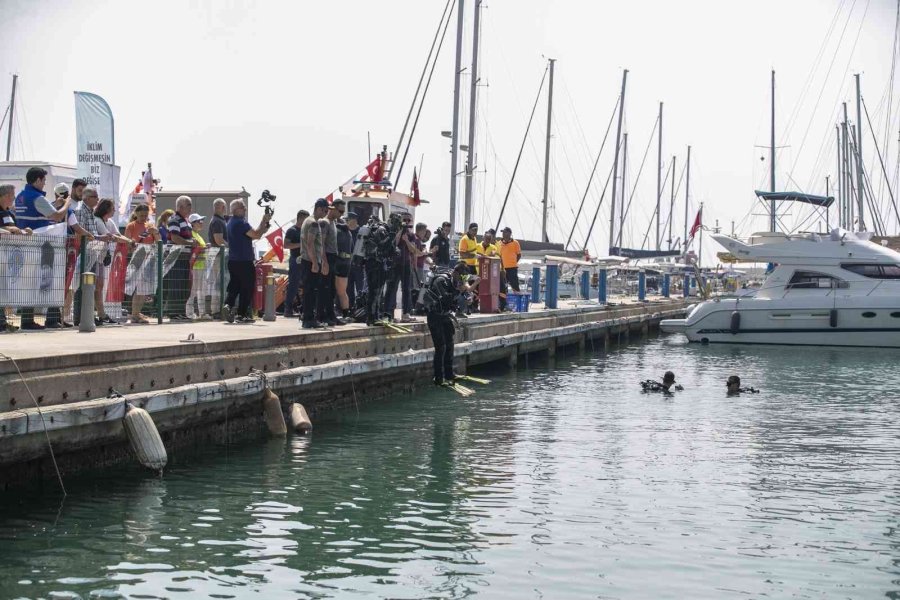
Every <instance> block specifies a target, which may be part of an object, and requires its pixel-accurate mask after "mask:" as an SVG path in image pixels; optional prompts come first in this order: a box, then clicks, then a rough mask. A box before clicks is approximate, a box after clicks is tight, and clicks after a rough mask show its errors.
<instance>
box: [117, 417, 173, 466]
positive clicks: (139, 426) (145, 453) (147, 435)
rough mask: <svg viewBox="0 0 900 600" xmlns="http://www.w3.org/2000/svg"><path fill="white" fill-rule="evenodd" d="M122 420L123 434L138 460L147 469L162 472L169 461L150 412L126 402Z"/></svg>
mask: <svg viewBox="0 0 900 600" xmlns="http://www.w3.org/2000/svg"><path fill="white" fill-rule="evenodd" d="M123 421H124V424H125V434H126V435H127V436H128V442H129V443H130V444H131V450H132V451H133V452H134V455H135V457H137V460H138V462H139V463H141V465H143V466H145V467H147V468H148V469H152V470H154V471H159V472H162V470H163V467H165V466H166V463H168V462H169V457H168V455H167V454H166V447H165V446H164V445H163V442H162V438H161V437H160V436H159V430H158V429H156V424H154V423H153V418H152V417H151V416H150V413H148V412H147V411H146V410H144V409H143V408H138V407H136V406H134V405H133V404H127V405H126V407H125V418H124V419H123Z"/></svg>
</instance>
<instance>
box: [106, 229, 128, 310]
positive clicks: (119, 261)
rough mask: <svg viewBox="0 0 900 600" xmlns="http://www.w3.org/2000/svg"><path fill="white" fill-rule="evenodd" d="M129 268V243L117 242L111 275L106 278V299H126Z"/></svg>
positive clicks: (112, 300)
mask: <svg viewBox="0 0 900 600" xmlns="http://www.w3.org/2000/svg"><path fill="white" fill-rule="evenodd" d="M127 270H128V245H127V244H122V243H120V244H116V249H115V251H114V252H113V257H112V262H111V263H110V265H109V276H108V278H107V280H106V301H107V302H124V301H125V272H126V271H127Z"/></svg>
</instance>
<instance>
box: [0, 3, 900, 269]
mask: <svg viewBox="0 0 900 600" xmlns="http://www.w3.org/2000/svg"><path fill="white" fill-rule="evenodd" d="M473 4H474V2H473V0H467V2H466V10H467V14H466V21H467V23H469V24H471V16H472V14H471V9H472V6H473ZM443 7H444V0H384V1H382V2H371V1H370V0H367V1H363V0H332V1H331V2H310V1H307V0H303V1H295V2H263V1H259V2H253V1H249V0H243V1H241V0H225V1H219V2H199V1H189V2H188V1H183V2H176V1H165V0H162V1H157V2H153V3H137V2H128V1H124V0H120V1H103V0H90V1H79V0H66V1H57V0H41V1H40V2H34V1H33V0H0V17H2V18H0V21H2V22H3V24H4V28H3V35H2V36H0V75H2V76H3V79H2V80H0V98H3V100H0V107H5V105H6V100H5V98H7V97H8V94H9V85H10V78H9V77H8V75H9V74H11V73H13V72H16V73H18V74H19V75H20V80H19V81H20V95H19V106H20V107H21V108H22V111H20V113H19V119H18V124H19V125H20V129H19V133H18V134H17V135H16V136H15V137H14V155H13V158H14V159H38V160H49V161H55V162H63V163H69V164H74V162H75V119H74V109H73V98H72V91H73V90H85V91H90V92H94V93H97V94H99V95H101V96H103V97H104V98H105V99H106V100H107V101H108V102H109V104H110V105H111V107H112V110H113V112H114V114H115V118H116V151H117V156H116V158H117V162H118V163H119V164H120V165H121V166H122V174H123V177H125V176H126V175H128V173H129V168H130V167H131V166H132V164H133V168H132V170H131V173H130V178H129V181H130V182H135V181H137V178H138V177H139V175H140V168H141V166H142V165H143V164H145V163H146V162H148V161H152V162H153V165H154V173H155V174H156V175H157V176H158V177H160V178H161V179H162V181H163V185H164V186H165V187H167V188H169V189H210V188H213V189H239V188H240V187H241V186H245V187H246V188H247V190H248V191H250V192H251V193H252V194H254V197H256V194H258V193H259V191H260V190H261V189H263V188H268V189H270V190H271V191H272V192H273V193H276V194H277V195H278V197H279V201H278V205H277V216H276V219H280V220H283V221H287V220H288V219H289V218H290V216H291V215H293V214H294V213H295V212H296V209H297V208H299V207H301V206H309V205H310V204H311V203H312V201H313V200H314V199H315V198H316V197H318V196H322V195H325V194H327V193H328V192H329V191H330V190H331V189H333V188H335V187H336V186H337V185H338V184H340V183H341V182H343V181H345V180H346V179H347V178H348V177H349V176H351V175H352V174H353V173H354V172H356V171H357V170H359V169H361V168H362V167H363V166H364V165H365V164H366V163H367V162H368V156H367V132H371V139H372V145H373V150H374V149H376V148H380V146H381V145H382V144H388V145H389V146H392V145H393V144H394V143H395V142H396V139H397V137H398V135H399V132H400V128H401V127H402V124H403V120H404V118H405V116H406V112H407V110H408V106H409V102H410V100H411V98H412V93H413V90H414V88H415V84H416V82H417V80H418V77H419V73H420V70H421V68H422V65H423V63H424V60H425V56H426V53H427V51H428V47H429V44H430V43H431V38H432V36H433V34H434V30H435V27H436V26H437V23H438V19H439V18H440V15H441V12H442V10H443ZM896 10H897V5H896V2H895V1H894V0H868V1H867V0H777V1H775V0H772V1H767V0H761V1H756V2H735V1H733V0H715V1H712V0H711V1H700V0H697V1H692V0H684V1H682V2H662V1H649V0H648V1H639V0H635V1H631V2H610V1H592V2H587V1H575V0H557V1H552V0H543V1H538V0H515V1H512V0H486V2H485V9H484V12H483V31H482V49H483V53H482V57H481V76H482V77H481V84H482V86H481V88H480V107H481V110H480V116H479V119H478V128H477V131H478V139H477V143H476V148H477V156H478V163H479V165H478V166H479V171H478V173H477V175H476V194H475V210H474V217H475V219H476V220H479V221H482V222H490V223H491V224H493V223H494V221H495V220H496V218H497V215H498V212H499V206H500V204H501V202H502V200H503V196H504V194H505V192H506V188H507V186H508V184H509V173H510V172H511V170H512V166H513V164H514V162H515V158H516V153H517V151H518V146H519V144H520V142H521V139H522V134H523V132H524V129H525V124H526V120H527V116H528V113H529V111H530V109H531V105H532V103H533V102H534V96H535V93H536V91H537V88H538V84H539V82H540V78H541V75H542V73H543V70H544V68H545V64H546V57H553V58H556V59H558V63H557V77H556V94H555V100H554V121H555V124H554V129H553V136H554V137H553V160H552V168H551V202H552V204H553V210H552V216H551V227H550V236H551V239H552V240H553V241H565V238H566V237H567V236H568V233H569V229H570V227H571V226H572V222H573V213H574V210H575V208H577V205H578V202H579V201H580V200H581V196H582V194H583V192H584V188H585V185H586V183H587V178H588V174H589V172H590V167H591V165H592V162H593V157H594V155H595V154H596V152H597V150H598V149H599V146H600V141H601V139H602V136H603V132H604V130H605V128H606V125H607V122H608V120H609V118H610V115H611V114H612V109H613V105H614V104H615V102H616V97H617V94H618V91H619V86H620V83H621V70H622V68H628V69H629V71H630V73H629V81H628V91H627V99H626V130H627V131H628V134H629V149H628V162H627V167H628V176H627V181H628V185H627V188H626V189H627V190H628V194H629V195H630V194H631V193H632V190H634V201H633V202H634V203H633V206H632V208H631V210H630V212H629V219H628V225H627V226H626V231H625V240H626V245H631V246H638V247H639V246H640V245H641V242H642V240H643V237H644V234H645V232H646V230H647V226H648V224H649V223H650V218H651V214H652V211H653V206H654V204H655V190H656V141H655V139H654V140H652V141H651V140H650V137H649V136H650V133H651V130H652V128H653V124H654V121H655V119H656V113H657V107H658V102H659V101H663V102H665V116H664V134H663V146H664V155H665V156H666V157H667V158H666V161H669V160H670V159H671V156H672V155H673V154H676V155H678V173H679V174H680V172H681V167H682V166H683V164H684V159H685V149H686V146H687V145H688V144H690V145H691V146H692V148H693V149H692V158H693V162H692V169H691V175H692V176H691V200H690V201H691V205H690V207H689V212H690V219H691V220H693V216H694V213H695V211H696V208H697V206H698V205H699V203H700V202H701V201H702V202H705V203H706V207H707V209H706V219H705V221H706V223H707V224H709V225H713V224H714V222H715V220H716V219H718V220H719V222H720V224H721V225H722V226H723V227H724V228H725V229H730V226H731V225H730V223H731V221H732V220H734V221H736V222H737V225H738V232H739V233H743V234H747V233H750V232H751V231H752V230H754V229H763V228H764V227H765V222H764V218H763V217H758V218H753V217H752V216H751V217H750V218H749V219H748V218H747V216H748V215H755V214H759V213H761V207H760V206H759V205H758V204H757V205H754V196H753V194H752V190H753V189H754V188H759V187H766V186H767V185H768V183H767V181H768V180H767V169H768V164H769V163H768V157H767V151H766V150H765V149H761V148H755V147H754V146H755V145H766V144H768V124H769V112H768V110H769V109H768V106H769V77H770V70H771V69H773V68H774V69H775V70H776V71H777V87H778V92H777V113H778V117H777V138H778V144H779V145H782V146H786V147H785V148H783V149H782V150H780V151H779V164H778V168H777V170H776V173H777V176H778V181H779V186H778V187H779V188H782V187H791V188H800V189H803V190H804V191H807V192H813V193H824V186H825V182H824V179H825V176H826V175H829V174H833V173H834V171H835V170H836V167H835V150H834V145H835V142H834V123H835V117H836V114H837V111H838V108H839V101H841V100H848V101H849V100H852V87H851V86H852V74H853V73H855V72H861V73H862V74H863V93H864V96H865V98H866V100H867V103H868V106H869V111H870V113H871V115H872V118H873V120H874V121H875V122H876V129H877V130H878V135H879V139H882V138H883V137H884V136H885V130H884V129H885V126H884V120H885V118H886V116H887V115H888V111H887V109H886V95H885V91H886V89H887V86H888V81H889V77H890V70H891V58H892V55H893V40H894V23H895V17H896ZM454 36H455V17H454V22H453V24H452V25H451V27H450V30H449V32H448V35H447V40H446V42H445V45H444V48H443V51H442V54H441V56H440V60H439V63H438V65H437V69H436V71H435V75H434V80H433V82H432V86H431V90H430V92H429V97H428V101H427V103H426V106H425V109H424V111H423V114H422V118H421V121H420V123H419V127H418V131H417V133H416V138H415V142H414V145H413V148H412V150H411V158H410V161H412V162H413V163H415V164H418V163H419V162H420V161H423V165H424V168H423V174H422V177H421V189H422V194H423V196H424V197H425V198H426V199H427V200H429V201H430V204H429V205H428V206H427V207H423V208H422V209H420V211H419V214H418V218H419V220H425V221H427V222H429V223H430V224H434V225H437V224H439V222H440V221H442V220H444V219H445V218H446V217H447V216H448V210H449V209H448V206H449V204H448V196H449V193H448V191H449V185H450V166H449V162H450V161H449V141H448V140H446V139H444V138H442V137H441V135H440V132H441V130H446V129H449V128H450V121H451V104H452V92H453V64H452V63H453V52H454ZM468 37H469V36H468V32H467V41H466V47H465V52H464V62H466V63H467V62H468V61H469V58H470V54H471V48H470V44H471V42H470V41H469V40H468ZM839 40H840V42H839ZM823 41H824V42H826V43H825V44H824V46H823ZM826 75H827V77H826ZM463 83H464V94H463V95H464V97H465V99H466V102H465V106H468V84H469V80H468V77H467V76H464V78H463ZM892 102H893V104H894V105H895V106H893V107H892V109H891V112H890V116H891V119H892V120H893V124H892V125H891V131H893V133H891V134H890V135H889V136H888V137H889V138H891V139H890V145H889V147H888V148H886V149H885V148H883V149H882V150H883V151H886V154H887V156H888V162H889V165H888V169H889V171H890V172H891V174H892V176H893V172H894V168H895V166H896V163H897V159H896V157H897V125H896V118H897V115H898V114H900V111H898V108H900V106H896V105H900V100H898V99H896V98H893V99H892ZM851 117H852V119H853V120H854V121H855V105H852V104H851ZM465 127H466V125H465V122H463V124H462V128H461V130H462V131H463V132H465V131H466V129H465ZM545 127H546V105H545V103H544V100H543V99H542V101H541V103H540V105H539V106H538V115H537V117H536V118H535V124H534V126H533V129H532V134H531V138H530V142H529V144H528V145H527V146H526V151H525V154H524V157H523V161H522V165H521V167H520V173H519V176H518V177H517V180H516V186H515V187H514V188H513V194H512V195H511V199H510V205H509V208H508V209H507V217H505V218H504V224H509V225H511V226H512V227H513V229H514V230H515V233H516V236H517V237H522V238H525V237H527V238H531V239H537V237H538V235H539V227H540V199H541V183H542V170H543V144H544V142H543V137H544V134H545ZM612 137H613V136H612V135H611V136H610V143H608V145H607V150H606V151H604V154H603V157H602V159H601V161H600V166H599V168H598V170H597V172H598V175H597V179H596V180H595V183H594V186H593V189H592V190H591V192H590V193H589V194H588V201H587V208H588V210H589V213H590V215H589V216H592V215H593V212H594V210H595V208H596V205H597V200H598V199H599V193H600V190H601V188H602V186H603V183H604V181H605V179H606V174H607V173H608V172H609V170H610V166H611V163H612V152H611V148H612V143H611V140H612ZM461 141H462V142H463V143H465V141H466V140H465V138H463V139H462V140H461ZM648 143H650V144H651V147H650V148H651V149H650V153H649V155H648V158H647V163H646V165H645V166H644V170H643V173H642V175H641V177H640V180H639V182H638V184H637V185H636V186H635V185H634V181H635V180H636V177H637V173H638V169H639V166H640V162H641V158H642V156H643V154H644V151H645V148H646V147H647V145H648ZM863 147H864V150H865V156H866V158H867V163H870V159H871V160H874V156H875V155H874V147H873V144H872V142H871V138H870V137H869V134H868V131H866V134H865V137H864V140H863ZM391 150H393V148H391ZM763 155H766V160H765V161H761V160H760V157H761V156H763ZM464 156H465V155H464V154H463V153H461V157H463V158H464ZM460 168H462V165H460ZM870 168H871V173H870V176H871V178H872V180H873V182H874V185H875V186H876V191H878V189H879V188H880V187H881V186H880V184H879V179H880V178H879V173H880V171H878V170H876V168H877V163H874V162H872V163H871V164H870ZM789 174H790V176H791V179H790V182H789V183H788V175H789ZM411 175H412V170H411V169H410V168H409V167H407V170H406V171H405V173H404V175H403V177H402V180H401V181H400V182H398V183H397V188H398V189H399V190H400V191H408V189H409V179H410V177H411ZM460 190H462V182H461V181H460ZM667 190H668V186H667ZM882 192H883V194H882V195H883V196H884V197H885V198H886V197H887V192H886V190H884V189H883V188H882ZM461 197H462V193H460V198H461ZM664 198H665V200H666V202H664V210H663V217H664V219H665V217H666V215H667V214H668V206H667V204H668V191H667V192H666V194H664ZM807 214H808V212H807V211H803V212H801V211H798V210H797V209H794V211H793V212H792V214H789V215H787V216H785V217H784V222H785V224H786V225H787V226H789V227H792V226H795V225H799V224H800V223H801V222H802V220H803V218H804V217H805V216H806V215H807ZM588 221H589V219H588V218H587V217H583V218H582V219H581V220H580V221H579V226H578V228H577V230H576V234H575V238H574V239H575V241H576V242H577V243H578V244H581V243H582V241H583V239H584V235H585V233H586V231H587V224H588ZM459 222H460V223H461V222H462V217H461V216H460V218H459ZM674 225H675V227H674V231H673V235H674V237H680V235H681V230H682V228H683V226H684V189H683V187H682V189H681V193H680V194H679V197H678V199H677V202H676V207H675V221H674ZM895 226H896V219H894V220H892V222H891V228H892V229H893V228H894V227H895ZM608 229H609V198H608V192H607V199H606V200H605V201H604V204H603V207H602V208H601V210H600V217H599V219H598V222H597V228H596V229H595V233H594V237H593V238H592V241H591V243H590V244H589V247H590V248H591V249H592V250H595V251H599V252H600V253H601V254H605V253H606V252H605V247H606V245H607V243H608V237H609V234H608ZM716 250H719V248H716V247H714V244H712V243H709V244H707V247H706V248H705V251H704V255H705V256H706V257H708V258H712V256H713V253H714V252H715V251H716Z"/></svg>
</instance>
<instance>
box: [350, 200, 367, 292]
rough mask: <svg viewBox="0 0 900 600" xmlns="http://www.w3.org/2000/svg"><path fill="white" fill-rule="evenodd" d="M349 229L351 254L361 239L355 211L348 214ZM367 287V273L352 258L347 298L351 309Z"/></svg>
mask: <svg viewBox="0 0 900 600" xmlns="http://www.w3.org/2000/svg"><path fill="white" fill-rule="evenodd" d="M347 229H348V230H349V231H350V240H351V245H350V248H351V250H350V252H351V253H353V252H355V251H356V240H357V239H358V238H359V215H358V214H356V213H355V212H353V211H350V212H348V213H347ZM365 287H366V272H365V269H364V267H363V265H362V264H359V263H358V261H355V260H353V259H352V258H351V260H350V277H348V279H347V298H348V299H349V300H350V308H351V309H352V308H353V307H355V306H356V295H357V294H359V293H362V291H363V289H365Z"/></svg>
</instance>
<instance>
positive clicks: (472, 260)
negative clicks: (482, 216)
mask: <svg viewBox="0 0 900 600" xmlns="http://www.w3.org/2000/svg"><path fill="white" fill-rule="evenodd" d="M477 237H478V223H469V228H468V229H467V230H466V235H464V236H462V239H461V240H459V260H461V261H462V262H463V263H465V265H466V266H467V267H469V273H471V274H472V275H475V274H476V273H477V265H478V258H477V256H476V254H475V248H476V247H477V246H478V240H477V239H476V238H477Z"/></svg>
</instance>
